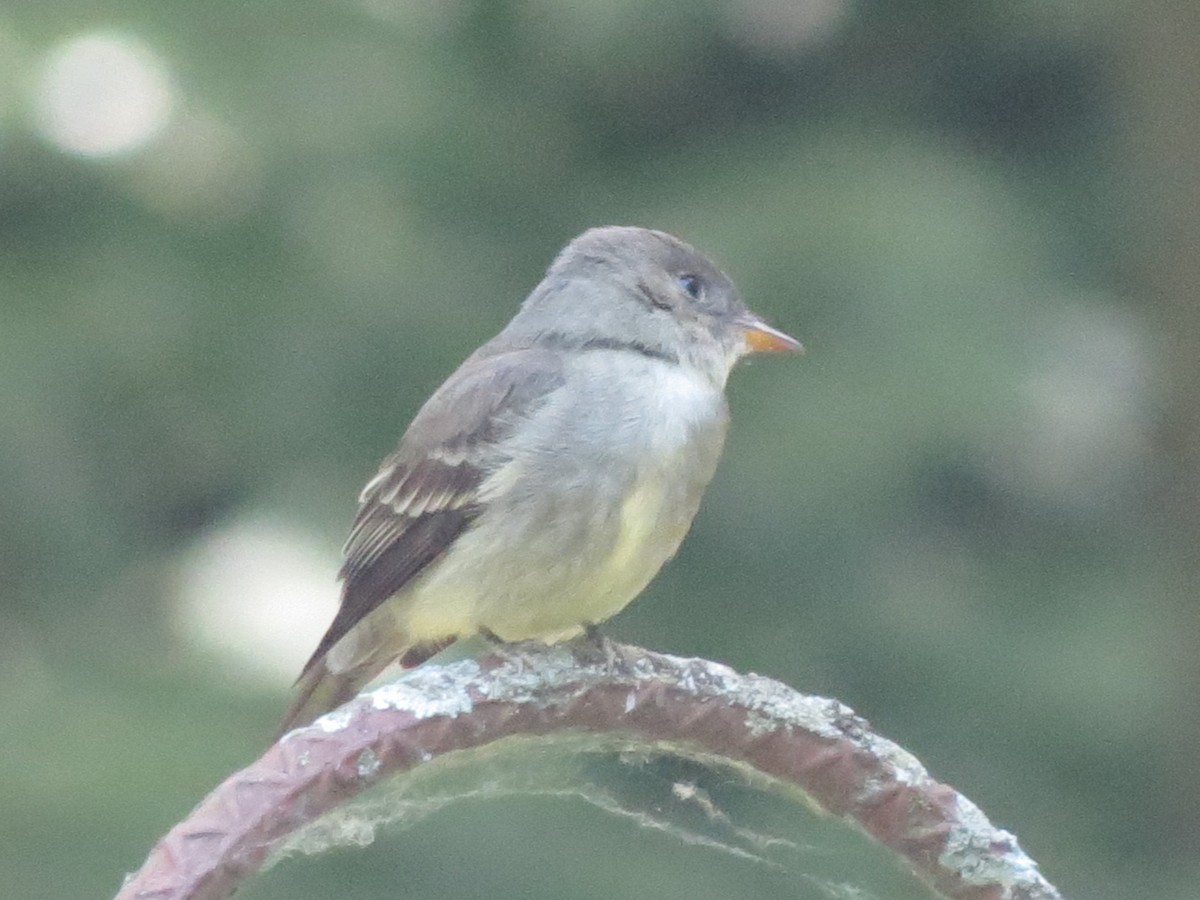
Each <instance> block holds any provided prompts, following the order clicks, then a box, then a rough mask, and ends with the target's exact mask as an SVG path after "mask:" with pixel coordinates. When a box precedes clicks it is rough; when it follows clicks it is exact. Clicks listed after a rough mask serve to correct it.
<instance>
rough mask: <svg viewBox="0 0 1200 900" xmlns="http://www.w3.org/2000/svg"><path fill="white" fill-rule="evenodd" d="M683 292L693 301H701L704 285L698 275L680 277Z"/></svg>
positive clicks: (678, 279)
mask: <svg viewBox="0 0 1200 900" xmlns="http://www.w3.org/2000/svg"><path fill="white" fill-rule="evenodd" d="M676 280H677V281H678V282H679V286H680V287H681V288H683V292H684V293H685V294H687V295H688V296H689V297H691V298H692V299H693V300H699V299H700V294H701V293H703V291H704V283H703V282H702V281H701V280H700V278H699V277H698V276H696V275H680V276H679V277H678V278H677V279H676Z"/></svg>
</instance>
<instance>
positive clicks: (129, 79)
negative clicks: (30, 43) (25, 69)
mask: <svg viewBox="0 0 1200 900" xmlns="http://www.w3.org/2000/svg"><path fill="white" fill-rule="evenodd" d="M35 90H36V93H35V97H34V100H35V104H36V116H37V126H38V130H39V131H40V132H41V133H42V135H43V136H44V137H45V138H46V139H47V140H49V141H50V142H51V143H52V144H54V145H55V146H56V147H58V148H59V149H60V150H63V151H65V152H67V153H74V154H77V155H79V156H87V157H106V156H118V155H121V154H125V153H131V152H133V151H134V150H137V149H139V148H140V147H143V146H145V145H146V144H147V143H149V142H150V141H151V140H153V139H154V138H155V137H156V136H157V135H158V134H159V133H160V132H161V131H162V129H163V128H164V127H165V126H166V124H167V121H168V120H169V119H170V116H171V108H172V105H173V93H174V90H173V88H172V86H171V81H170V78H169V76H168V74H167V70H166V66H165V65H164V64H163V62H162V60H161V59H160V58H159V57H158V55H157V54H155V53H154V51H152V50H150V49H149V48H148V47H146V46H145V45H144V44H143V43H142V42H140V41H139V40H137V39H136V38H133V37H128V36H125V35H119V34H91V35H85V36H82V37H76V38H72V39H70V40H68V41H66V42H64V43H62V44H60V45H59V46H58V47H56V48H54V49H53V50H51V51H50V53H49V54H48V56H47V58H46V60H45V62H44V63H43V66H42V71H41V75H40V77H39V79H38V82H37V86H36V89H35Z"/></svg>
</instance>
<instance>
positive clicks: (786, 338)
mask: <svg viewBox="0 0 1200 900" xmlns="http://www.w3.org/2000/svg"><path fill="white" fill-rule="evenodd" d="M738 326H739V327H740V328H741V329H742V334H743V335H745V338H746V346H747V347H748V348H749V349H750V351H751V352H752V353H782V352H784V351H788V352H792V353H803V352H804V345H803V344H801V343H800V342H799V341H798V340H796V339H795V338H794V337H791V336H790V335H786V334H784V333H783V332H782V331H779V330H778V329H776V328H772V327H771V326H770V325H768V324H767V323H766V322H764V321H763V320H762V319H760V318H759V317H758V316H756V315H754V313H746V314H745V315H744V316H742V317H741V318H739V319H738Z"/></svg>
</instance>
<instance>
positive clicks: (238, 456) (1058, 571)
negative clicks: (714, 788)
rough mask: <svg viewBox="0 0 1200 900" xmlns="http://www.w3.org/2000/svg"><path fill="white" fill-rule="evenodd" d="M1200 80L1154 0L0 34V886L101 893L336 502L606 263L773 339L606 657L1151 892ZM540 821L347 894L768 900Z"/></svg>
mask: <svg viewBox="0 0 1200 900" xmlns="http://www.w3.org/2000/svg"><path fill="white" fill-rule="evenodd" d="M1197 46H1200V6H1198V5H1196V4H1187V3H1185V4H1168V3H1165V2H1161V0H1151V2H1148V3H1142V4H1133V3H1128V2H1124V3H1123V2H1117V0H1108V2H1106V0H1093V2H1066V0H1011V2H978V3H970V4H966V3H948V2H941V0H903V2H891V3H887V2H882V0H859V2H850V0H809V2H803V0H802V2H788V0H686V2H685V0H662V2H658V3H652V4H641V3H633V2H630V0H590V2H586V3H585V2H555V0H525V2H509V0H331V2H326V3H315V2H301V3H280V2H263V3H252V4H246V3H232V2H207V3H196V4H148V3H129V2H121V0H91V2H87V3H78V2H75V3H65V2H62V0H36V2H35V0H10V2H9V3H8V4H7V5H6V7H5V9H4V10H3V11H0V75H2V76H3V77H0V302H2V303H3V306H2V307H0V384H2V385H3V387H2V388H0V414H2V416H3V426H4V432H3V439H2V440H0V720H2V721H3V723H4V724H3V726H0V758H2V759H3V760H4V761H5V765H4V766H3V767H2V769H0V881H2V882H3V884H4V885H5V890H4V893H5V894H6V895H8V896H12V897H38V898H47V900H54V898H75V897H85V896H106V895H108V894H110V893H112V892H113V891H115V889H116V887H117V885H118V883H119V880H120V878H121V875H122V873H124V872H125V871H127V870H131V869H134V868H136V867H137V866H138V865H139V864H140V863H141V861H142V859H143V858H144V856H145V854H146V852H147V851H148V850H149V848H150V847H151V845H152V844H153V842H154V841H155V840H156V839H157V838H158V836H159V835H160V834H161V833H163V832H164V831H165V830H166V829H167V828H168V827H169V826H170V825H172V824H173V823H174V822H175V821H177V820H178V819H179V818H181V817H182V816H183V815H184V814H185V813H186V812H187V811H188V810H189V809H190V808H191V807H192V805H193V804H194V803H195V802H196V801H198V800H199V799H200V798H201V797H202V796H203V795H204V794H205V793H206V792H207V791H208V790H209V789H210V788H211V787H213V786H214V785H215V784H216V783H217V782H218V781H219V780H221V779H222V778H223V777H224V776H225V775H226V774H228V773H229V772H230V771H232V770H233V769H235V768H239V767H241V766H242V765H245V764H247V763H248V762H250V761H251V760H252V759H253V758H254V757H256V756H257V754H258V753H259V752H260V751H261V749H262V746H263V742H264V741H265V740H266V739H267V737H268V735H269V734H270V733H271V731H272V730H273V728H274V726H275V723H276V721H277V720H278V717H279V715H280V714H281V712H282V710H283V708H284V704H285V698H286V692H287V687H288V684H289V682H290V680H291V677H293V676H294V673H295V671H296V670H297V668H298V666H299V664H300V663H301V662H302V660H303V658H304V657H305V656H306V655H307V653H308V652H309V650H310V649H311V647H312V643H313V642H314V641H315V640H316V637H317V636H318V634H319V632H320V631H321V629H322V627H323V626H324V625H325V624H326V622H327V620H328V617H329V616H330V615H331V604H332V603H333V602H334V599H335V596H336V595H335V586H334V582H333V578H334V573H335V571H336V567H337V559H338V556H337V554H338V549H339V547H340V544H341V540H342V537H343V535H344V533H345V531H346V529H347V527H348V524H349V521H350V518H351V516H352V514H353V510H354V498H355V496H356V494H357V491H358V489H359V487H360V486H361V484H362V483H363V482H364V481H365V480H366V478H368V477H369V476H370V475H371V474H372V473H373V472H374V466H375V464H376V463H377V462H378V460H379V459H380V458H381V457H382V456H383V455H384V454H385V453H386V452H388V451H389V450H390V449H391V448H392V447H393V446H394V443H395V441H396V439H397V438H398V437H399V435H400V433H401V432H402V430H403V428H404V426H405V425H406V423H407V422H408V420H409V418H410V417H411V415H412V414H413V413H414V412H415V410H416V408H417V407H418V405H419V404H420V402H421V401H422V400H423V399H424V397H425V396H427V394H428V393H429V392H430V391H431V390H432V389H433V388H434V387H435V386H436V385H437V384H438V383H439V382H440V381H441V380H442V379H443V378H444V377H445V376H446V375H447V374H448V373H449V372H450V371H451V370H452V369H453V367H454V366H455V365H456V364H457V363H458V362H459V361H460V360H461V359H462V358H463V357H464V356H465V355H466V354H467V353H469V352H470V351H471V350H472V349H473V348H474V347H475V346H477V345H478V344H479V343H481V342H482V341H483V340H484V339H486V338H487V337H489V336H491V334H493V333H494V332H495V331H496V330H497V329H498V328H499V327H500V326H501V325H502V324H503V323H504V322H505V321H507V319H508V318H509V317H510V316H511V314H512V313H513V311H514V310H515V308H516V305H517V303H518V302H519V301H520V299H521V298H522V297H523V296H524V294H525V292H526V291H528V289H529V288H530V287H532V285H533V284H534V283H535V282H536V281H537V279H538V278H539V277H540V273H541V271H542V270H543V268H544V267H545V266H546V265H547V264H548V263H549V261H550V259H551V258H552V256H553V254H554V253H555V252H556V250H557V249H558V248H559V247H560V246H561V245H562V244H563V243H565V242H566V241H567V240H568V239H569V238H570V237H572V236H573V235H574V234H576V233H577V232H579V231H581V230H583V229H584V228H586V227H588V226H591V225H598V224H609V223H623V224H624V223H628V224H642V225H648V226H652V227H659V228H663V229H666V230H669V231H672V232H675V233H677V234H679V235H680V236H682V237H684V238H685V239H686V240H689V241H690V242H692V243H694V244H695V245H696V246H698V247H699V248H701V249H702V250H703V251H705V252H706V253H708V254H709V255H711V256H712V257H713V258H715V259H716V260H717V261H718V262H719V264H721V265H722V266H723V267H724V268H725V269H726V270H727V271H728V272H729V273H730V275H731V276H732V277H733V278H734V279H735V280H736V281H737V283H738V284H739V286H740V287H741V289H742V291H743V293H744V295H745V296H746V298H747V301H748V303H749V305H750V306H751V307H752V308H753V309H755V310H756V311H758V312H759V313H761V314H762V315H764V316H765V317H766V318H768V319H769V320H770V321H772V322H773V323H774V324H776V325H777V326H779V327H780V328H782V329H784V330H786V331H788V332H791V333H793V334H795V335H797V336H798V337H800V338H801V339H802V340H803V341H804V343H805V344H806V346H807V347H808V350H809V352H808V355H807V356H805V357H803V358H798V359H764V360H759V361H756V362H754V363H753V364H751V365H747V366H744V367H742V368H741V369H740V370H739V371H738V372H736V373H735V374H734V377H733V379H732V381H731V388H730V394H731V403H732V407H733V419H734V422H733V429H732V432H731V435H730V440H729V443H728V445H727V449H726V456H725V459H724V461H723V463H722V467H721V470H720V472H719V473H718V476H717V479H716V481H715V482H714V484H713V486H712V488H711V489H710V492H709V495H708V497H707V498H706V502H705V505H704V507H703V509H702V511H701V513H700V515H699V517H698V519H697V521H696V524H695V527H694V528H693V530H692V534H691V536H690V538H689V539H688V541H687V542H686V543H685V545H684V547H683V549H682V551H681V552H680V554H679V556H678V557H677V559H676V560H675V561H674V562H672V563H671V564H670V565H669V566H668V567H667V568H666V569H665V570H664V572H663V573H662V575H661V576H660V577H659V578H658V580H657V581H656V582H655V583H654V584H653V585H652V586H651V587H650V589H649V590H648V591H647V592H646V594H645V595H644V596H643V597H642V598H641V600H639V601H638V602H637V603H635V604H634V605H633V606H632V607H630V608H629V609H628V610H627V611H626V612H625V613H623V614H622V615H620V616H619V617H617V618H616V619H615V620H613V621H612V622H611V623H610V625H609V627H608V631H609V633H610V634H611V635H613V636H614V637H616V638H618V639H621V640H628V641H632V642H634V643H639V644H643V645H646V646H649V647H652V648H655V649H660V650H664V651H667V652H672V653H678V654H684V655H700V656H705V657H710V658H715V659H718V660H721V661H724V662H727V663H729V664H730V665H732V666H734V667H736V668H739V669H743V670H753V671H757V672H760V673H763V674H768V675H771V676H774V677H776V678H779V679H781V680H783V681H786V682H787V683H789V684H791V685H793V686H794V687H796V688H798V689H800V690H804V691H809V692H816V693H825V694H828V695H831V696H836V697H838V698H839V699H841V700H843V701H845V702H846V703H848V704H850V705H851V706H853V707H854V708H855V709H856V710H858V711H859V712H860V713H861V714H863V715H864V716H866V717H867V718H869V719H870V720H871V721H872V723H873V724H874V725H875V726H876V727H877V728H878V729H879V730H880V731H882V732H883V733H884V734H886V735H888V736H890V737H892V738H894V739H895V740H897V741H899V742H900V743H901V744H903V745H905V746H906V747H908V748H909V749H910V750H912V751H913V752H915V753H916V754H917V755H919V756H920V757H921V758H922V759H923V761H924V762H925V763H926V764H927V765H928V766H929V767H930V768H931V770H932V771H933V773H934V774H935V775H936V776H938V777H939V778H941V779H942V780H945V781H948V782H950V783H951V784H954V785H955V786H956V787H958V788H960V789H961V790H963V791H964V792H965V793H966V794H967V795H968V796H970V797H971V798H972V799H974V800H975V801H977V802H978V803H979V804H980V805H981V806H982V807H983V808H984V809H985V810H986V811H987V812H988V814H989V815H990V816H991V817H992V818H993V820H994V821H995V822H996V823H997V824H999V825H1001V826H1002V827H1005V828H1008V829H1010V830H1012V831H1014V832H1015V833H1016V834H1017V835H1018V836H1019V838H1020V839H1021V842H1022V844H1023V845H1024V846H1025V848H1026V849H1027V850H1028V851H1029V852H1030V853H1031V854H1032V855H1033V856H1034V857H1035V858H1036V859H1037V860H1038V861H1039V862H1040V863H1041V864H1042V866H1043V869H1044V871H1045V873H1046V874H1047V876H1048V877H1049V878H1050V879H1051V880H1052V881H1054V882H1055V883H1056V884H1058V885H1059V886H1060V888H1062V889H1063V890H1064V892H1065V893H1066V894H1067V895H1068V896H1073V897H1091V898H1127V897H1139V898H1142V897H1147V898H1151V897H1152V898H1158V897H1161V898H1194V897H1195V896H1196V884H1197V883H1198V882H1200V851H1198V850H1197V847H1198V841H1197V835H1198V834H1200V812H1198V811H1200V778H1197V777H1196V774H1197V765H1196V753H1195V747H1196V745H1197V739H1198V738H1200V704H1198V703H1197V694H1198V691H1197V685H1198V681H1200V664H1198V658H1200V654H1198V653H1197V649H1196V645H1197V639H1198V637H1200V606H1198V604H1197V603H1196V599H1195V598H1196V589H1197V583H1198V581H1200V566H1198V564H1197V558H1196V551H1195V548H1196V546H1197V538H1198V532H1200V399H1198V398H1200V347H1198V346H1197V345H1198V343H1200V340H1198V338H1200V322H1198V318H1200V307H1198V306H1197V303H1196V288H1197V285H1198V284H1200V133H1198V132H1200V125H1198V124H1197V123H1198V122H1200V115H1198V113H1200V110H1198V109H1197V101H1196V98H1197V97H1198V96H1200V54H1197V52H1196V49H1195V48H1196V47H1197ZM531 802H532V801H522V802H520V803H516V804H515V805H513V806H510V805H509V804H506V803H504V802H492V803H487V804H479V805H478V808H475V809H472V808H470V807H466V808H459V809H457V811H452V812H451V813H450V814H449V815H447V816H443V817H434V818H433V819H432V820H431V821H430V822H429V823H427V825H426V826H423V827H424V828H425V830H423V831H420V832H419V833H416V834H415V837H414V838H413V839H412V841H410V842H407V843H406V842H405V841H400V842H399V844H398V846H397V849H396V850H395V853H396V854H408V855H407V856H405V857H404V858H402V859H397V857H396V856H395V855H393V856H392V857H390V859H389V860H385V861H384V862H385V863H386V864H387V865H390V866H394V867H397V868H398V869H399V870H400V871H403V872H405V876H404V878H405V880H404V884H406V885H409V886H415V887H412V889H411V892H407V893H406V892H405V890H402V889H401V886H400V885H397V884H396V883H395V882H394V881H389V880H388V879H389V878H392V879H394V878H395V876H394V874H392V875H389V874H387V870H386V869H384V870H374V869H369V867H368V863H367V862H364V863H363V864H362V865H361V866H357V865H356V867H355V869H354V871H355V872H356V873H358V874H357V877H358V878H360V879H361V881H360V882H359V883H358V888H360V889H361V888H362V885H371V884H392V885H393V886H394V888H395V894H396V895H400V896H423V897H466V896H529V897H612V896H675V895H676V894H672V893H670V892H669V891H667V890H665V888H663V887H662V886H663V885H666V884H676V885H678V884H681V883H682V884H686V885H687V891H686V892H682V891H681V892H680V893H679V894H678V895H679V896H689V897H706V896H711V897H723V896H730V892H731V885H736V884H741V885H742V888H743V889H744V890H746V891H749V892H750V894H752V895H755V896H759V895H761V896H777V895H778V893H777V887H776V888H772V889H769V890H768V889H767V888H763V890H762V892H761V894H754V889H753V887H752V885H753V884H754V882H753V881H748V880H744V879H742V878H741V876H736V877H735V876H733V875H730V874H728V872H727V873H726V875H725V876H717V875H714V876H713V877H711V878H710V877H707V876H706V877H704V878H700V879H697V878H696V877H695V875H696V872H697V871H701V870H699V869H696V868H695V866H697V865H701V863H699V862H697V859H699V858H701V857H702V858H703V863H702V865H703V866H706V867H709V868H711V870H712V871H713V872H717V871H720V870H721V867H722V866H723V865H728V866H734V865H735V864H736V863H735V862H734V861H726V858H725V857H723V856H722V855H721V854H719V853H716V852H715V851H706V852H708V853H709V855H708V856H704V854H703V852H702V851H700V850H696V849H695V848H692V849H691V850H689V851H688V852H687V853H683V852H682V851H680V850H679V849H678V848H677V847H676V845H675V844H674V843H672V839H671V838H669V837H665V836H651V837H647V835H646V833H644V832H641V831H639V830H638V829H637V828H635V827H634V826H631V825H627V823H616V824H614V822H612V821H610V820H609V819H607V818H606V817H605V816H603V815H602V814H600V813H596V812H590V811H581V810H580V809H577V808H574V807H569V805H567V806H564V805H563V804H552V803H546V804H543V805H541V806H538V805H536V804H535V805H533V806H531V805H530V803H531ZM464 829H465V830H466V833H464ZM529 829H534V830H533V831H532V833H531V832H530V831H529ZM406 848H407V849H406ZM439 848H440V851H441V853H445V854H446V856H445V857H443V856H442V855H441V853H439ZM450 854H452V856H450ZM447 858H449V859H453V860H454V864H453V865H454V872H455V878H454V879H453V880H450V881H448V882H447V881H445V880H443V879H441V878H439V873H440V872H444V871H445V870H446V869H447V868H448V865H449V864H448V863H447ZM606 859H611V860H614V861H618V860H619V866H617V865H604V864H599V865H598V864H597V860H599V861H600V863H603V862H604V860H606ZM376 862H377V863H378V861H376ZM331 865H333V863H331ZM380 865H382V864H380ZM305 866H307V867H308V870H311V871H322V865H321V862H320V860H317V861H316V862H315V863H313V864H308V863H306V864H305ZM672 867H675V868H672ZM709 868H705V869H703V871H709ZM685 870H686V871H685ZM731 871H733V870H731ZM739 871H740V870H739ZM464 873H467V874H471V875H472V877H473V879H474V880H472V879H470V878H468V877H467V874H464ZM685 874H686V875H687V876H688V878H689V879H690V880H685V881H683V882H680V881H679V880H678V879H677V876H679V877H682V876H684V875H685ZM346 877H347V878H350V877H351V876H349V875H348V876H346ZM338 883H345V884H348V883H349V882H348V881H346V882H339V881H330V880H329V879H328V876H327V877H326V879H325V880H324V881H321V880H319V879H317V880H314V881H312V882H310V884H311V886H312V887H313V889H314V891H315V890H316V889H317V886H318V885H328V884H333V885H335V887H334V888H333V889H334V890H336V889H337V888H336V885H337V884H338ZM631 885H644V886H646V889H645V891H644V893H640V892H638V891H637V890H636V888H634V887H631ZM706 892H707V893H706ZM349 895H350V892H349V890H348V888H347V896H349ZM358 895H359V894H357V893H355V894H354V896H358ZM363 895H366V896H370V895H374V894H373V893H372V892H366V891H365V889H364V894H363Z"/></svg>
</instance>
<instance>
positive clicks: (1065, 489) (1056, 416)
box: [990, 304, 1156, 507]
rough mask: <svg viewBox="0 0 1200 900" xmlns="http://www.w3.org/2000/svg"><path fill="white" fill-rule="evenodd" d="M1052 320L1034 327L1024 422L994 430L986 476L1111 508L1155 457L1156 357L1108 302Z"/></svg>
mask: <svg viewBox="0 0 1200 900" xmlns="http://www.w3.org/2000/svg"><path fill="white" fill-rule="evenodd" d="M1058 317H1059V319H1058V321H1057V322H1047V323H1045V324H1044V325H1043V326H1042V327H1041V329H1040V330H1041V333H1042V339H1041V342H1040V343H1041V347H1040V349H1041V354H1042V359H1041V360H1040V365H1038V366H1037V367H1036V368H1035V369H1034V370H1033V371H1032V372H1031V373H1030V375H1029V376H1028V377H1027V378H1026V380H1025V383H1024V384H1023V385H1022V386H1021V394H1022V396H1021V399H1022V400H1023V406H1024V415H1023V419H1022V421H1020V422H1018V423H1016V424H1015V425H1010V427H1009V428H1007V429H1006V431H1005V433H1004V434H1003V435H996V436H994V439H993V446H992V450H993V452H992V454H990V456H991V460H992V473H993V475H995V476H998V477H999V479H1000V480H1001V481H1002V483H1004V484H1005V485H1006V486H1007V488H1008V489H1009V490H1013V491H1018V492H1033V493H1035V494H1037V495H1040V496H1043V497H1046V498H1050V499H1053V500H1054V501H1056V502H1058V503H1060V504H1065V505H1069V506H1073V507H1097V506H1100V507H1103V506H1106V505H1111V504H1113V503H1115V502H1119V501H1120V500H1121V498H1122V497H1123V496H1124V493H1125V491H1126V490H1127V489H1128V488H1129V487H1130V485H1131V483H1136V479H1137V478H1138V477H1139V473H1140V472H1141V471H1143V470H1144V468H1145V467H1146V465H1147V464H1148V462H1147V461H1148V460H1149V459H1150V457H1151V455H1152V454H1151V450H1152V447H1153V437H1152V430H1153V422H1154V417H1153V409H1154V406H1155V403H1154V399H1155V398H1154V390H1153V385H1154V383H1155V375H1154V372H1155V369H1156V360H1155V358H1154V355H1153V354H1152V352H1151V351H1150V348H1149V347H1148V346H1147V342H1146V340H1145V339H1144V337H1143V335H1142V334H1141V333H1140V331H1139V330H1138V328H1137V326H1136V323H1135V322H1134V321H1132V320H1131V319H1130V318H1129V317H1128V316H1125V315H1122V314H1120V313H1118V312H1117V311H1115V310H1114V309H1110V308H1106V307H1102V306H1099V305H1091V306H1088V305H1082V304H1078V305H1074V306H1069V307H1064V308H1061V309H1060V310H1059V311H1058Z"/></svg>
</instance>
